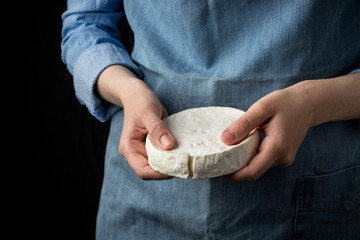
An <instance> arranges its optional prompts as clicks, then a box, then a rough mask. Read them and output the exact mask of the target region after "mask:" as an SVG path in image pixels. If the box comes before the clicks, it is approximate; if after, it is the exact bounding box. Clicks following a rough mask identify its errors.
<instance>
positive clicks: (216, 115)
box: [145, 107, 260, 179]
mask: <svg viewBox="0 0 360 240" xmlns="http://www.w3.org/2000/svg"><path fill="white" fill-rule="evenodd" d="M243 113H244V112H243V111H241V110H239V109H235V108H228V107H204V108H192V109H188V110H185V111H182V112H179V113H176V114H173V115H171V116H169V117H168V118H166V119H164V122H165V123H166V124H167V125H168V127H169V128H170V131H171V132H172V134H173V135H174V137H175V141H176V143H177V146H176V147H175V148H174V149H173V150H170V151H165V150H162V149H160V148H158V147H156V146H155V145H154V144H153V143H152V141H151V139H150V137H149V136H148V137H147V138H146V144H145V147H146V151H147V155H148V162H149V165H150V166H151V167H152V168H153V169H154V170H155V171H159V172H161V173H163V174H166V175H170V176H173V177H180V178H188V177H189V176H190V173H189V162H192V163H193V166H192V169H193V176H192V178H194V179H199V178H212V177H218V176H223V175H226V174H230V173H232V172H235V171H237V170H239V169H241V168H243V167H244V166H246V165H247V164H248V163H249V161H250V160H251V159H252V157H253V156H254V155H255V154H256V152H257V150H258V147H259V144H260V134H259V132H258V131H254V132H252V134H251V135H250V136H249V137H247V138H246V139H245V140H243V141H242V142H241V143H239V144H237V145H232V146H227V145H225V144H223V143H222V142H221V140H220V134H221V132H222V131H223V130H225V129H226V127H227V126H229V125H230V124H231V123H232V122H233V121H235V120H236V119H237V118H239V117H240V116H241V115H242V114H243ZM195 136H196V137H195ZM199 136H200V137H199ZM203 136H204V137H203ZM202 137H203V138H202ZM190 156H192V157H193V161H189V158H190Z"/></svg>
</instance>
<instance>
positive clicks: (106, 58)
mask: <svg viewBox="0 0 360 240" xmlns="http://www.w3.org/2000/svg"><path fill="white" fill-rule="evenodd" d="M115 64H120V65H123V66H125V67H127V68H129V69H130V70H132V71H133V72H134V73H135V74H136V75H137V76H138V77H139V78H142V72H141V70H140V69H139V68H138V67H137V66H136V64H135V63H134V62H133V61H132V60H131V58H130V56H129V53H128V52H127V51H126V50H125V49H123V48H121V47H118V46H116V45H114V44H111V43H102V44H97V45H94V46H91V47H89V48H88V49H87V50H85V51H84V52H83V53H82V54H81V55H80V57H79V58H78V60H77V61H76V63H75V68H74V88H75V95H76V97H77V98H78V100H79V101H80V103H81V104H83V105H85V106H86V107H87V108H88V110H89V112H90V113H91V114H92V115H93V116H94V117H96V118H97V119H98V120H100V121H101V122H105V121H106V120H108V119H109V118H110V117H111V116H112V115H114V114H115V113H116V112H117V111H119V110H120V109H121V107H119V106H117V105H114V104H111V103H108V102H106V101H105V100H103V99H101V98H100V97H98V96H97V95H96V94H95V92H94V85H95V83H96V81H97V78H98V77H99V75H100V73H101V72H102V71H103V70H104V69H105V68H107V67H108V66H111V65H115Z"/></svg>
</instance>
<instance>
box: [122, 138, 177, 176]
mask: <svg viewBox="0 0 360 240" xmlns="http://www.w3.org/2000/svg"><path fill="white" fill-rule="evenodd" d="M127 146H128V147H126V148H127V150H126V151H123V152H122V155H123V156H124V158H125V160H126V161H127V162H128V163H129V165H130V167H131V168H132V169H133V170H134V172H135V173H136V174H137V175H138V176H139V178H141V179H143V180H164V179H170V178H172V177H171V176H167V175H164V174H161V173H159V172H157V171H155V170H153V169H152V168H151V167H150V165H149V164H148V160H147V158H146V157H147V156H146V150H145V143H144V142H140V141H137V140H132V141H129V144H128V145H127Z"/></svg>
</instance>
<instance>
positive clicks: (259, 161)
mask: <svg viewBox="0 0 360 240" xmlns="http://www.w3.org/2000/svg"><path fill="white" fill-rule="evenodd" d="M272 145H273V143H272V142H271V139H270V138H265V139H264V140H263V142H262V143H261V146H260V148H259V153H258V154H257V155H255V157H254V158H253V159H252V160H251V161H250V163H249V164H248V165H247V166H246V167H244V168H242V169H240V170H239V171H237V172H234V173H232V174H229V175H227V176H225V178H226V179H228V180H232V181H244V180H256V179H258V178H259V177H260V176H261V175H262V174H263V173H264V172H265V171H266V170H268V169H269V168H271V167H272V166H273V165H274V163H275V162H276V159H277V154H276V151H274V150H273V149H274V148H273V147H272Z"/></svg>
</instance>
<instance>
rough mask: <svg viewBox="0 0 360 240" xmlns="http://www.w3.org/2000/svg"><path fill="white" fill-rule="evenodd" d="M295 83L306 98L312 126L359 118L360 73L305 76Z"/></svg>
mask: <svg viewBox="0 0 360 240" xmlns="http://www.w3.org/2000/svg"><path fill="white" fill-rule="evenodd" d="M294 87H295V88H297V89H298V91H299V94H300V96H302V98H303V101H304V104H305V105H304V106H305V108H306V109H307V110H306V114H308V116H309V120H310V124H311V126H316V125H319V124H322V123H325V122H331V121H342V120H350V119H356V118H360V98H359V97H358V95H359V92H360V74H350V75H345V76H341V77H337V78H330V79H319V80H306V81H303V82H300V83H298V84H296V85H294Z"/></svg>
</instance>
